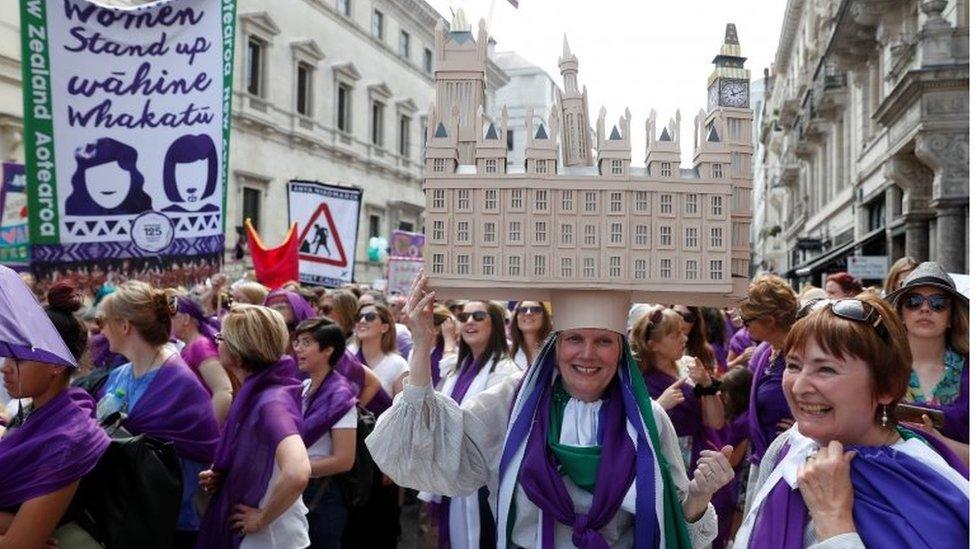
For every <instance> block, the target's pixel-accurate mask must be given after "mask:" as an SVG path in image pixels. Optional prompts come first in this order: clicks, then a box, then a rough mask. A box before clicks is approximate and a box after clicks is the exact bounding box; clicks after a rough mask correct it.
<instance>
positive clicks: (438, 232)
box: [430, 219, 444, 240]
mask: <svg viewBox="0 0 976 549" xmlns="http://www.w3.org/2000/svg"><path fill="white" fill-rule="evenodd" d="M430 237H431V239H433V240H444V221H443V220H442V219H435V220H434V228H433V229H431V234H430Z"/></svg>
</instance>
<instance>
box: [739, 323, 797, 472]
mask: <svg viewBox="0 0 976 549" xmlns="http://www.w3.org/2000/svg"><path fill="white" fill-rule="evenodd" d="M772 354H773V346H772V345H770V344H769V343H766V342H764V343H762V344H760V345H759V347H758V348H757V349H756V353H755V354H754V355H752V359H751V360H750V361H749V368H750V369H751V370H752V371H753V373H754V375H753V376H752V390H751V392H750V393H749V436H750V437H751V442H752V455H750V456H749V461H750V462H751V463H755V464H756V465H758V464H759V462H761V461H762V457H763V454H765V453H766V448H768V447H769V444H770V443H772V442H773V439H775V438H776V435H777V434H778V433H777V430H778V427H777V426H776V424H777V423H779V422H780V421H781V420H783V419H786V418H790V419H792V418H793V412H791V411H790V405H789V404H788V403H787V402H786V396H785V395H784V394H783V371H784V370H785V369H786V359H785V358H784V357H783V356H782V355H780V356H778V357H777V358H776V360H774V361H773V363H772V364H770V363H769V357H770V356H772Z"/></svg>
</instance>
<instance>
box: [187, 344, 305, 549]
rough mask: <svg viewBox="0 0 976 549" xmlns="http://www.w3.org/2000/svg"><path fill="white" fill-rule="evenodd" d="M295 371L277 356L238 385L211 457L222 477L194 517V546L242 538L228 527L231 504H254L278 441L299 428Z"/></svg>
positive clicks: (228, 544)
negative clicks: (200, 516) (197, 523)
mask: <svg viewBox="0 0 976 549" xmlns="http://www.w3.org/2000/svg"><path fill="white" fill-rule="evenodd" d="M296 373H297V368H296V367H295V361H294V360H292V358H291V357H289V356H283V357H282V358H281V360H280V361H278V363H276V364H274V365H273V366H270V367H268V368H267V369H265V370H263V371H261V372H258V373H255V374H251V375H250V376H248V377H247V378H246V379H245V380H244V384H243V385H241V389H240V391H238V393H237V395H236V396H235V398H234V402H233V404H231V407H230V412H229V413H228V414H227V422H226V423H225V424H224V431H223V433H222V434H221V437H220V443H219V444H218V445H217V451H216V455H215V456H214V464H213V469H214V471H218V472H220V473H222V474H223V481H222V483H221V486H220V488H219V489H218V490H217V491H216V492H215V493H214V494H213V498H212V499H211V500H210V504H209V505H208V506H207V512H206V513H205V514H204V516H203V519H202V520H201V521H200V533H199V535H198V537H197V548H198V549H213V548H233V547H238V546H239V545H240V544H241V540H242V539H243V537H242V536H240V535H239V534H237V533H236V532H233V531H232V530H231V526H230V515H231V513H232V512H233V509H234V506H235V505H238V504H243V505H247V506H249V507H257V506H258V504H259V503H260V501H261V498H262V497H264V494H265V492H267V489H268V482H270V480H271V474H272V472H273V471H274V462H275V452H276V451H277V450H278V444H279V443H281V441H282V440H284V439H285V438H286V437H289V436H291V435H297V434H299V433H300V432H301V427H302V405H301V398H302V397H301V395H302V388H301V384H300V383H299V382H298V379H297V378H296V377H295V374H296ZM241 435H243V436H241Z"/></svg>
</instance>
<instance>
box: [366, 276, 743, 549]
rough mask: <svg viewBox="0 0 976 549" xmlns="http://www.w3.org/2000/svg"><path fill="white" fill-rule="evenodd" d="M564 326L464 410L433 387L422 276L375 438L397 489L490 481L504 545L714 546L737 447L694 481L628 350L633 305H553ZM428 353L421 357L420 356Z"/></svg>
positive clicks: (569, 298)
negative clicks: (522, 366)
mask: <svg viewBox="0 0 976 549" xmlns="http://www.w3.org/2000/svg"><path fill="white" fill-rule="evenodd" d="M552 301H553V318H554V321H555V324H556V326H555V328H556V330H555V331H554V332H553V334H552V335H550V337H549V338H548V339H547V340H546V343H545V344H544V345H543V348H542V350H540V352H539V356H538V357H537V358H536V359H535V361H534V363H533V364H532V365H531V366H530V367H529V368H528V369H527V370H526V372H525V373H524V374H523V373H517V374H513V375H512V376H510V377H509V378H507V379H505V380H504V381H502V382H500V383H498V384H496V385H494V386H493V387H491V388H490V389H488V390H486V391H484V392H482V393H480V394H478V395H477V396H476V397H475V398H473V399H472V400H470V401H467V402H465V403H464V405H463V406H459V405H458V404H457V403H456V402H455V401H454V400H453V399H451V398H449V397H448V396H446V395H442V394H439V393H436V392H435V391H434V390H433V389H432V388H431V384H430V363H429V361H428V360H426V356H427V352H426V351H427V349H425V348H424V347H425V346H429V345H430V343H429V342H430V341H431V340H432V337H430V334H431V333H432V332H433V331H434V329H435V328H434V322H433V303H434V293H433V292H429V291H428V290H427V279H426V276H425V275H424V274H423V273H421V274H420V275H419V276H418V278H417V279H416V280H415V281H414V284H413V288H412V289H411V292H410V296H409V297H408V300H407V304H406V306H405V309H404V310H405V313H406V315H407V318H408V323H409V327H410V331H411V333H412V334H413V338H414V349H415V352H414V355H413V357H414V358H413V359H412V360H411V364H410V374H409V376H408V377H407V379H406V380H405V383H404V391H403V396H401V397H398V398H397V399H396V401H395V402H394V404H393V406H392V407H391V408H390V409H389V410H388V411H387V412H386V413H385V414H383V415H382V416H381V417H380V418H379V420H378V421H377V424H376V428H375V430H374V431H373V433H372V434H371V435H370V437H369V438H368V439H367V441H366V443H367V446H368V447H369V449H370V452H371V454H372V456H373V459H374V460H375V461H376V464H377V465H378V466H379V467H380V469H382V470H383V471H384V472H385V473H386V474H387V475H389V476H390V477H391V478H392V479H393V480H394V482H396V483H397V484H399V485H401V486H407V487H410V488H415V489H419V490H426V491H430V492H435V493H440V494H446V495H450V496H461V495H466V494H468V493H471V492H473V491H475V490H477V489H478V488H479V487H481V486H484V485H487V486H488V488H489V490H490V492H491V496H490V501H491V502H492V505H493V509H494V511H495V518H496V521H497V527H496V539H495V543H494V544H495V545H497V546H498V547H508V546H518V547H542V548H551V547H570V546H575V547H587V548H604V547H631V546H633V547H705V546H708V545H709V544H710V543H711V541H712V539H713V538H714V537H715V535H716V532H717V525H716V517H715V511H714V509H713V508H712V507H711V505H710V504H709V500H710V499H711V497H712V494H714V493H715V492H716V491H717V490H718V489H719V488H721V487H722V486H723V485H724V484H726V483H727V482H729V481H730V480H731V479H732V477H733V472H732V468H731V466H730V465H729V462H728V457H727V456H728V455H729V454H730V453H731V447H726V448H723V450H722V451H721V452H715V451H709V450H705V451H703V452H702V456H701V458H700V459H699V462H698V466H697V468H696V470H695V471H694V474H693V475H690V476H691V480H689V475H687V474H686V472H685V468H684V465H683V464H682V458H681V452H680V450H679V447H678V441H677V436H676V435H675V431H674V427H673V426H672V425H671V422H670V420H669V419H668V416H667V413H666V412H665V411H664V410H663V409H662V408H661V407H660V406H659V405H658V404H656V403H654V402H653V401H652V400H651V399H650V397H649V396H648V394H647V388H646V387H645V386H644V384H643V382H642V380H641V375H640V371H639V370H638V368H637V365H636V363H635V362H634V359H633V357H632V356H631V354H630V353H629V352H628V351H627V346H626V342H625V341H626V340H625V337H624V333H625V332H626V321H627V311H628V309H629V307H630V299H629V296H628V295H627V294H625V293H622V292H621V293H613V292H562V293H561V295H559V296H558V297H557V296H553V300H552ZM418 351H419V352H418Z"/></svg>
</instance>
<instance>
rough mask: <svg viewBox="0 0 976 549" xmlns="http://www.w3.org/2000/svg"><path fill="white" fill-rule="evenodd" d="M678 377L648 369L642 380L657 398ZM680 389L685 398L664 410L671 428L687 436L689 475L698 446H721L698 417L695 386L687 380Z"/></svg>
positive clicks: (699, 407)
mask: <svg viewBox="0 0 976 549" xmlns="http://www.w3.org/2000/svg"><path fill="white" fill-rule="evenodd" d="M675 381H678V378H676V377H672V376H671V375H669V374H667V373H665V372H662V371H660V370H656V369H651V370H649V371H648V372H645V373H644V383H646V384H647V392H648V393H649V394H650V395H651V398H652V399H655V400H657V398H658V397H660V396H661V394H662V393H664V391H665V390H666V389H667V388H668V387H670V386H671V385H672V384H674V382H675ZM681 393H682V394H683V395H684V397H685V400H684V402H682V403H681V404H678V405H677V406H675V407H674V408H671V409H670V410H668V411H667V412H668V417H669V418H671V423H673V424H674V431H675V433H676V434H677V435H678V436H679V437H687V436H690V437H691V461H690V464H689V465H688V478H689V479H691V478H692V477H693V476H694V473H695V466H696V465H697V464H698V456H700V455H701V451H702V450H715V449H718V448H721V440H719V437H718V434H717V433H716V432H715V430H714V429H709V428H708V427H706V426H705V420H704V419H703V417H702V407H701V399H700V398H699V397H697V396H695V388H694V387H692V386H691V385H689V384H687V383H682V384H681Z"/></svg>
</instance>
